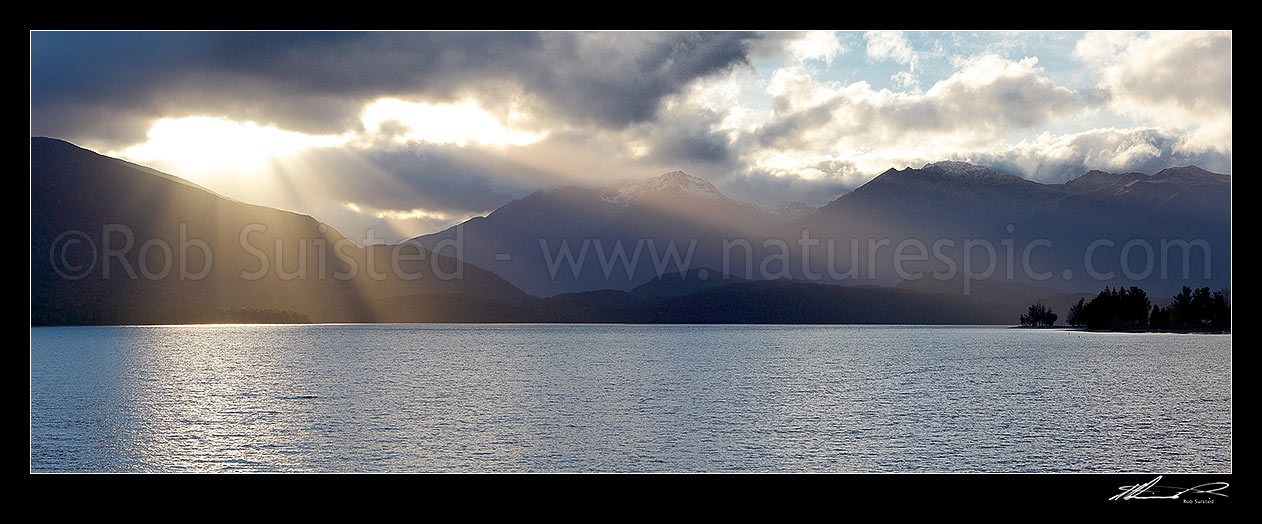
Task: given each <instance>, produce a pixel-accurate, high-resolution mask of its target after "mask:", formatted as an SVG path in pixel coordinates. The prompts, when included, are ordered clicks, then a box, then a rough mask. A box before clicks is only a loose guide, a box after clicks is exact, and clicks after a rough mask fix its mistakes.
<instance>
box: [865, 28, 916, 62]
mask: <svg viewBox="0 0 1262 524" xmlns="http://www.w3.org/2000/svg"><path fill="white" fill-rule="evenodd" d="M863 37H864V39H866V40H867V42H868V45H867V52H868V59H869V60H872V61H874V62H880V61H882V60H892V61H894V62H898V63H900V64H904V65H906V64H910V63H911V62H912V60H914V59H915V58H916V54H915V52H914V51H912V49H911V42H909V41H908V40H907V35H905V34H903V32H902V31H868V32H867V33H864V35H863Z"/></svg>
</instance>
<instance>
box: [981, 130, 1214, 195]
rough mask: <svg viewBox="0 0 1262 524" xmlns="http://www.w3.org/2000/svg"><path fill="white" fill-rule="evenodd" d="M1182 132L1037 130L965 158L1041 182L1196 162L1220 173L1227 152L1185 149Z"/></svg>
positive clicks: (1151, 172) (1142, 170)
mask: <svg viewBox="0 0 1262 524" xmlns="http://www.w3.org/2000/svg"><path fill="white" fill-rule="evenodd" d="M1187 140H1188V137H1186V136H1183V135H1181V134H1180V133H1179V132H1177V131H1171V130H1162V129H1158V128H1133V129H1114V128H1105V129H1091V130H1087V131H1083V132H1079V133H1070V134H1064V135H1057V134H1052V133H1042V134H1040V135H1039V136H1037V137H1035V138H1032V139H1029V140H1023V141H1021V142H1020V143H1018V144H1015V145H1012V146H1000V147H995V148H993V149H992V150H990V151H979V152H976V153H974V154H973V155H972V158H971V160H972V161H974V162H978V163H983V164H986V165H988V166H991V167H993V168H996V169H1001V170H1005V171H1008V172H1011V173H1013V174H1016V175H1020V176H1024V177H1026V178H1029V179H1032V180H1037V181H1040V182H1045V183H1061V182H1065V181H1067V180H1070V179H1073V178H1076V177H1078V176H1081V175H1082V174H1083V173H1086V172H1087V171H1090V170H1093V169H1099V170H1102V171H1110V172H1140V173H1146V174H1153V173H1156V172H1157V171H1160V170H1161V169H1164V168H1166V167H1170V166H1182V165H1198V166H1201V167H1203V168H1206V169H1209V170H1211V171H1217V172H1225V171H1227V170H1229V168H1230V157H1229V156H1228V155H1224V154H1221V153H1215V152H1202V153H1192V154H1190V153H1188V152H1187V151H1188V150H1187V147H1186V144H1185V142H1186V141H1187Z"/></svg>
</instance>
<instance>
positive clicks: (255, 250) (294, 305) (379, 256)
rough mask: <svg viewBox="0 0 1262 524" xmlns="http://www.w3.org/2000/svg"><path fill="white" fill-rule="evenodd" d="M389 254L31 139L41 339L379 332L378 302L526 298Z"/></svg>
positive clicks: (451, 264) (299, 219)
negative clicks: (93, 327)
mask: <svg viewBox="0 0 1262 524" xmlns="http://www.w3.org/2000/svg"><path fill="white" fill-rule="evenodd" d="M392 249H394V246H384V245H379V246H370V247H366V248H361V247H358V246H355V245H354V244H353V243H352V242H350V241H349V240H348V239H346V238H345V237H343V236H342V235H341V234H339V233H338V232H337V231H336V230H334V229H333V228H331V227H329V226H328V225H326V224H322V223H320V222H319V221H317V220H315V219H313V218H312V217H310V216H307V215H301V214H298V213H292V212H288V211H281V210H278V209H272V208H268V207H264V206H257V205H252V204H246V203H242V202H239V201H236V200H232V199H228V198H225V197H223V196H221V195H218V194H216V193H214V192H211V191H208V190H206V189H205V188H202V187H200V186H198V185H196V184H192V183H189V182H187V181H184V180H182V179H179V178H177V177H174V176H171V175H167V174H165V173H161V172H158V171H155V170H152V169H149V168H146V167H143V166H138V165H136V164H132V163H129V162H125V161H122V160H118V159H114V158H110V157H106V156H102V155H99V154H96V153H93V152H91V151H88V150H86V149H82V148H79V147H77V146H74V145H72V144H69V143H67V142H63V141H60V140H56V139H49V138H32V139H31V310H32V311H31V317H32V318H31V321H32V323H33V324H35V325H41V324H118V323H162V322H171V323H183V322H196V321H213V319H215V318H219V317H221V316H222V311H223V310H250V309H255V310H274V311H282V312H283V311H292V312H296V313H298V314H301V315H307V316H308V317H309V318H310V319H311V320H314V321H316V322H325V321H330V320H334V319H336V320H341V321H353V320H372V319H375V318H377V314H378V313H380V311H378V307H377V305H376V304H375V302H377V301H378V300H380V299H381V298H384V297H388V296H392V295H400V294H423V295H429V296H444V295H453V294H460V295H467V296H476V297H484V298H487V299H495V300H506V301H513V300H519V299H522V298H525V297H526V295H525V293H522V292H521V290H519V289H517V288H515V287H513V286H512V285H511V284H509V283H507V282H505V281H504V280H503V279H501V278H500V277H499V276H497V275H495V274H493V273H490V272H487V271H484V270H482V269H480V268H477V267H475V266H473V265H471V264H467V263H459V262H458V261H457V260H455V259H453V258H451V257H450V256H446V255H443V254H441V253H434V252H424V253H422V252H421V251H417V250H415V248H412V249H409V250H407V251H406V253H405V254H406V255H409V256H411V258H412V259H411V260H406V258H407V257H399V259H397V260H398V264H397V267H398V269H399V271H395V270H394V268H392V267H391V250H392ZM422 255H424V256H425V259H424V260H416V257H419V256H422ZM457 274H459V275H460V278H447V276H448V275H457ZM338 275H343V276H344V277H346V278H339V276H338ZM431 303H433V301H431ZM432 305H433V304H432Z"/></svg>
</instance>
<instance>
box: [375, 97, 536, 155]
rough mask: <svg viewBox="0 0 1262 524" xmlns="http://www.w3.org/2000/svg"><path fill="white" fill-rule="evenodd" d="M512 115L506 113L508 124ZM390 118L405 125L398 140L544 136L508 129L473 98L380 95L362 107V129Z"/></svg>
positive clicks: (529, 139)
mask: <svg viewBox="0 0 1262 524" xmlns="http://www.w3.org/2000/svg"><path fill="white" fill-rule="evenodd" d="M513 116H514V115H512V114H510V115H509V121H510V125H511V122H512V120H513ZM392 120H393V121H394V122H397V123H398V124H400V125H401V126H403V127H404V128H406V129H405V130H401V131H402V132H401V133H400V134H399V135H396V136H395V137H394V138H395V140H398V141H409V140H417V141H422V142H430V143H434V144H455V145H457V146H462V147H463V146H465V145H468V144H469V143H470V142H477V143H480V144H483V145H500V146H502V145H514V146H524V145H527V144H532V143H535V142H538V141H540V140H542V139H543V138H544V137H545V136H547V133H529V132H526V131H522V130H517V129H511V128H509V127H507V126H505V125H504V124H503V123H501V122H500V121H499V120H496V119H495V118H494V117H492V116H491V115H490V114H488V113H487V112H486V111H485V110H483V109H482V108H481V107H478V105H477V104H475V103H473V102H465V103H461V104H448V105H431V104H422V103H412V102H404V101H402V100H397V99H393V98H383V99H380V100H377V101H376V102H373V103H372V104H370V105H369V106H368V107H367V108H365V109H364V115H363V121H364V129H365V130H366V131H367V132H368V133H370V134H372V133H378V132H381V130H382V125H383V124H385V123H387V122H389V121H392Z"/></svg>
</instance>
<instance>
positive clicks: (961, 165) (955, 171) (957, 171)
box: [921, 160, 991, 176]
mask: <svg viewBox="0 0 1262 524" xmlns="http://www.w3.org/2000/svg"><path fill="white" fill-rule="evenodd" d="M930 168H936V169H937V170H939V171H941V172H943V173H946V174H949V175H956V176H959V175H982V174H987V173H990V172H991V171H990V170H989V169H987V168H984V167H982V166H979V165H975V164H970V163H968V162H957V161H953V160H945V161H942V162H933V163H930V164H925V167H923V168H921V169H922V170H925V169H930Z"/></svg>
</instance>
